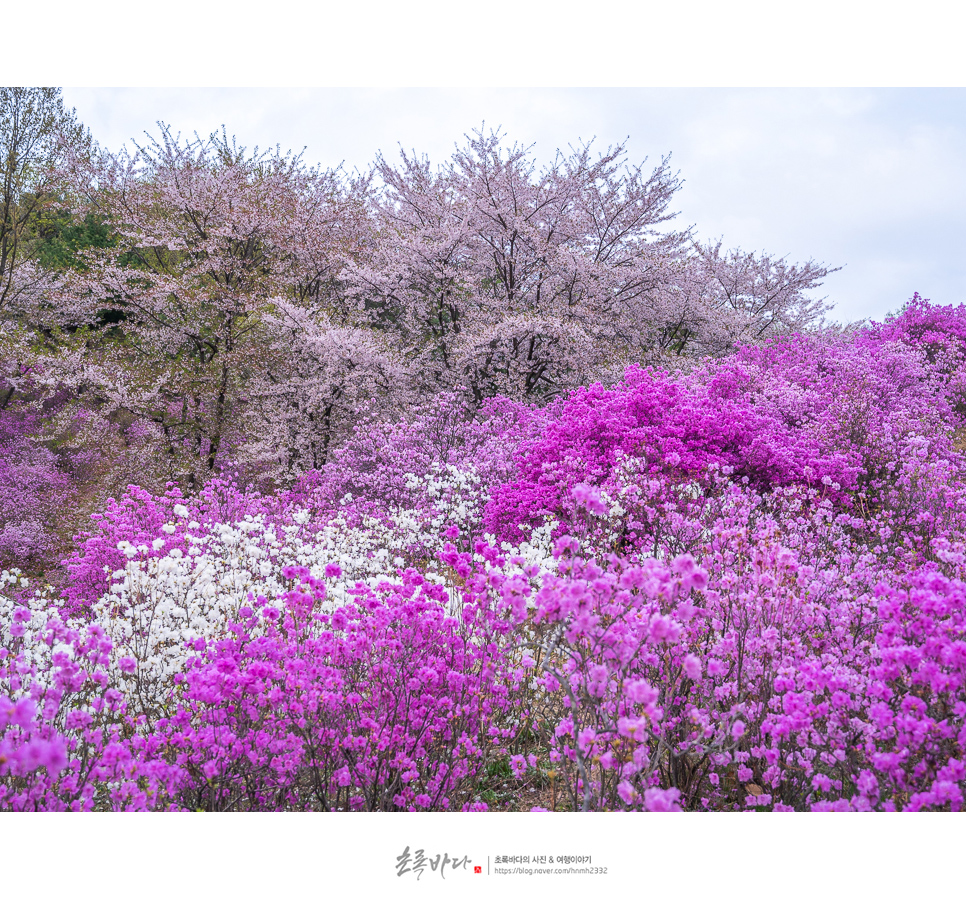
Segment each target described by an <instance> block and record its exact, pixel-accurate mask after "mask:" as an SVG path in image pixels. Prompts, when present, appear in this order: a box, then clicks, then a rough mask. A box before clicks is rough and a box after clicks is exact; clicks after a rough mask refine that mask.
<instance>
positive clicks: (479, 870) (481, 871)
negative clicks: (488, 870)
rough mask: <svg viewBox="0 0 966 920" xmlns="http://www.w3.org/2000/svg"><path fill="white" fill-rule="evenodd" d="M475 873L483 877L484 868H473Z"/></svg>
mask: <svg viewBox="0 0 966 920" xmlns="http://www.w3.org/2000/svg"><path fill="white" fill-rule="evenodd" d="M473 872H474V873H475V874H476V875H481V874H482V873H483V867H482V866H473Z"/></svg>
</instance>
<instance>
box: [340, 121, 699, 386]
mask: <svg viewBox="0 0 966 920" xmlns="http://www.w3.org/2000/svg"><path fill="white" fill-rule="evenodd" d="M501 140H502V139H501V137H500V136H499V135H498V134H496V133H490V134H489V135H484V134H483V133H482V132H478V133H477V134H476V135H475V136H472V137H469V138H468V139H467V144H466V146H465V147H463V148H462V149H460V150H458V151H457V152H456V153H455V154H454V156H453V158H452V160H451V161H450V163H449V164H447V165H446V166H443V167H441V168H439V169H437V170H434V169H433V168H432V166H431V165H430V163H429V161H428V159H426V158H421V159H420V158H417V157H415V156H409V155H407V154H405V153H403V154H402V157H401V159H402V163H401V165H400V166H398V167H395V166H391V165H390V164H389V163H388V162H387V161H386V160H385V158H383V157H382V156H380V157H379V158H378V159H377V161H376V167H375V171H376V174H377V176H378V178H379V179H380V180H381V186H380V187H379V188H378V189H377V190H376V196H375V201H374V207H375V211H376V215H377V219H378V220H379V222H380V227H381V234H380V236H379V238H378V244H377V247H376V249H375V252H374V256H373V259H372V261H371V262H370V263H368V264H366V265H363V266H358V267H356V268H355V280H356V290H357V291H359V293H360V295H361V296H364V297H365V298H366V300H367V303H369V304H371V305H372V307H371V309H370V315H372V316H373V319H374V320H376V321H378V322H380V323H382V324H383V325H385V326H386V327H388V328H391V329H394V330H395V331H396V332H397V334H398V335H399V336H400V337H402V338H403V339H404V340H405V341H406V343H407V346H408V349H407V350H408V354H409V356H410V360H412V361H414V362H418V363H419V364H420V365H421V366H422V367H423V368H424V376H425V377H426V378H428V381H429V382H430V383H431V385H436V386H439V385H443V386H447V387H456V388H459V387H466V388H468V389H469V390H470V392H471V393H472V396H473V398H474V399H475V400H476V401H479V400H481V399H483V398H484V397H486V396H490V395H495V394H497V393H503V394H508V395H509V394H512V395H519V396H522V397H524V398H528V399H545V398H547V397H549V396H552V395H554V394H556V393H559V392H562V391H563V390H566V389H567V388H569V387H572V386H575V385H578V384H580V383H585V382H589V381H590V380H591V379H593V378H594V376H595V374H596V373H597V371H598V368H599V366H600V365H601V364H603V363H606V361H607V360H608V359H609V357H610V352H611V350H612V347H613V344H614V343H615V342H616V341H618V340H619V336H620V331H621V328H622V323H623V322H625V321H626V318H627V317H628V315H629V314H630V312H632V307H633V305H635V304H637V303H638V302H639V301H646V300H647V299H648V298H649V296H650V295H651V293H652V292H653V291H655V290H656V289H658V288H659V286H660V284H661V282H662V280H663V279H664V276H665V273H666V271H667V269H668V268H669V267H670V265H671V264H672V263H673V260H674V259H675V258H676V257H678V256H679V255H680V254H681V253H682V252H683V244H684V242H685V237H686V235H685V234H683V233H661V232H659V231H658V229H657V228H658V227H659V225H660V224H661V223H662V222H664V221H667V220H668V219H670V218H671V217H673V216H674V215H673V214H672V213H670V212H669V210H668V208H669V203H670V199H671V196H672V195H673V193H674V191H675V190H676V189H677V188H678V186H679V183H678V180H677V177H676V176H675V175H674V174H672V173H671V171H670V168H669V165H668V161H667V159H665V160H663V161H662V162H661V165H660V166H658V167H657V168H655V169H654V170H652V171H651V172H650V173H649V174H647V173H645V171H644V168H643V165H641V166H638V167H635V168H627V167H626V163H625V161H624V159H623V152H624V149H623V147H622V146H618V147H617V148H613V149H609V150H607V151H606V152H605V153H604V154H602V155H599V156H595V155H594V154H593V153H592V152H591V145H590V144H586V145H584V146H582V147H580V148H577V149H573V150H571V152H570V153H569V155H564V154H562V153H560V152H558V154H557V157H556V159H555V160H554V161H553V163H552V164H551V165H550V166H548V167H546V168H544V169H542V170H538V169H537V167H536V164H535V162H534V161H533V159H532V158H531V157H530V150H529V148H524V147H521V146H519V145H515V146H513V147H511V148H509V149H508V150H504V149H503V147H502V146H501Z"/></svg>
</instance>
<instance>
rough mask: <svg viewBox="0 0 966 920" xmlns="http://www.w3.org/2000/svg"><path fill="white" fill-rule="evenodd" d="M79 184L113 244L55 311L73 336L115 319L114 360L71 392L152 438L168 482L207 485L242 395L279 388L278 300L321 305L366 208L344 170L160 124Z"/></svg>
mask: <svg viewBox="0 0 966 920" xmlns="http://www.w3.org/2000/svg"><path fill="white" fill-rule="evenodd" d="M73 178H74V181H75V185H76V187H77V189H78V190H79V193H80V194H81V196H82V198H83V199H84V201H85V203H86V206H87V208H89V209H93V210H96V211H97V212H98V213H100V214H104V215H107V218H108V220H109V222H110V223H111V225H112V226H113V227H114V228H116V233H117V235H118V237H119V239H120V244H119V245H118V246H117V247H115V248H114V249H112V250H110V251H98V252H93V251H92V252H90V253H89V257H88V259H87V270H86V271H83V272H79V271H74V272H72V273H70V274H69V277H68V279H67V280H68V283H66V284H65V285H64V290H63V291H62V292H61V294H60V295H59V297H58V298H57V301H56V302H57V305H58V308H59V310H60V311H61V315H62V316H63V318H64V319H65V320H66V321H68V322H70V323H72V324H74V325H75V326H80V325H83V324H93V323H98V322H100V323H102V324H103V322H104V317H105V311H106V310H110V311H111V313H110V316H112V317H113V318H114V321H113V322H109V323H108V325H110V326H111V327H112V329H113V331H114V333H115V335H114V340H113V342H112V343H111V347H109V348H105V347H99V348H96V349H93V352H92V353H90V354H87V355H84V356H83V360H80V361H78V360H75V362H74V366H73V368H72V370H73V373H74V378H75V382H76V383H77V385H78V387H81V388H87V389H93V390H95V391H96V392H97V398H98V399H99V400H100V401H101V403H102V405H103V406H104V407H105V408H107V409H109V410H110V411H113V412H119V411H120V412H124V413H128V414H129V415H130V416H132V417H133V418H134V419H136V420H137V421H138V422H139V423H140V424H141V426H142V427H146V428H147V429H148V430H150V432H151V434H152V436H153V440H154V441H155V442H156V443H157V444H159V445H163V453H164V454H165V455H166V457H167V462H168V466H169V473H170V475H171V477H172V478H176V479H179V480H182V481H186V482H187V483H189V484H191V483H195V482H199V481H201V480H203V479H204V478H205V477H207V476H208V475H210V474H211V473H212V472H213V471H214V470H215V469H216V468H217V467H218V466H219V464H221V463H223V462H224V460H225V459H226V456H227V454H228V453H229V448H230V447H231V445H232V444H233V443H238V442H241V441H243V440H244V439H245V435H244V433H243V432H242V431H241V430H240V428H239V422H240V421H241V420H242V419H244V418H245V417H246V413H244V412H241V411H240V409H241V407H242V406H243V405H244V404H245V397H246V394H248V393H249V391H251V390H252V388H253V387H257V385H258V383H259V381H262V380H263V378H265V377H266V376H268V378H269V379H271V373H270V372H271V369H272V367H273V362H274V360H275V358H276V354H277V353H276V350H275V349H274V348H273V341H274V339H273V333H272V331H271V330H270V328H269V326H268V325H267V323H266V320H267V319H268V318H269V317H270V316H271V315H272V314H273V313H275V312H277V310H278V308H277V306H276V299H277V298H279V297H291V298H295V299H297V300H298V301H301V302H303V303H314V304H317V303H319V301H320V300H324V296H325V292H326V291H327V290H328V289H331V288H332V287H333V285H334V284H335V283H336V278H337V275H338V269H339V261H340V259H342V258H343V256H342V255H341V251H342V250H344V249H345V248H346V246H347V245H348V244H347V243H346V239H347V238H351V237H352V235H353V231H352V230H351V228H350V229H347V225H348V224H350V223H351V218H352V215H353V213H354V210H353V209H354V208H355V210H358V208H357V207H356V206H355V204H354V201H353V202H349V201H348V199H349V192H348V190H347V189H346V188H344V187H343V183H342V180H341V178H340V176H339V175H338V174H337V172H336V171H335V170H329V171H320V170H313V169H309V168H307V167H306V166H305V165H304V164H303V163H302V161H301V158H300V157H299V156H292V155H291V154H285V155H282V154H281V153H280V152H279V151H277V150H276V151H275V152H269V153H266V154H259V153H258V151H257V149H256V151H255V152H254V153H253V154H251V155H248V154H247V153H246V151H245V149H244V148H240V147H238V146H237V145H236V144H235V143H234V142H233V141H232V142H228V140H227V137H226V136H225V135H224V133H223V134H222V136H221V137H220V138H219V137H218V136H213V137H212V138H210V139H208V140H201V139H200V138H198V137H197V136H196V137H195V139H194V140H192V141H187V142H186V141H182V140H181V138H180V136H178V137H175V136H173V135H172V134H171V132H170V131H169V130H168V129H167V128H166V127H164V126H161V134H160V139H159V140H158V141H154V140H152V141H151V143H150V144H148V145H146V146H144V147H139V148H137V149H136V151H135V152H134V153H133V154H128V153H127V151H126V150H124V151H122V152H121V153H120V154H118V155H110V154H107V153H105V152H103V151H99V152H98V154H97V156H95V157H93V158H92V159H90V160H86V161H85V160H78V161H77V162H75V163H74V164H73ZM91 359H93V360H91Z"/></svg>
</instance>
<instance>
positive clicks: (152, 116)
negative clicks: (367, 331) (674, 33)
mask: <svg viewBox="0 0 966 920" xmlns="http://www.w3.org/2000/svg"><path fill="white" fill-rule="evenodd" d="M64 98H65V101H66V103H67V104H68V106H71V107H76V109H77V114H78V116H79V117H80V119H81V120H82V121H83V122H84V123H85V124H86V125H87V126H88V127H89V128H90V129H91V131H92V133H93V135H94V137H95V139H96V140H97V141H98V142H100V143H101V144H102V145H104V146H106V147H108V148H109V149H111V150H117V149H118V148H120V147H121V145H122V144H125V143H127V144H130V140H131V139H132V138H134V139H136V140H139V141H143V140H144V139H145V137H144V132H145V131H153V130H154V128H155V124H156V122H158V121H163V122H166V123H169V124H171V125H172V126H173V127H174V128H175V129H176V130H179V131H181V132H183V133H185V134H193V133H194V132H195V131H198V132H199V133H200V134H202V136H205V135H207V134H209V133H210V132H211V131H213V130H216V129H218V128H219V127H220V126H221V125H222V124H224V125H225V127H226V129H227V131H228V134H229V136H230V135H232V134H234V135H236V136H237V139H238V141H239V143H241V144H244V145H246V146H249V147H254V146H256V145H258V146H260V147H262V148H265V147H274V146H275V145H276V144H279V145H281V147H282V149H283V151H284V150H287V149H289V148H291V149H293V150H296V151H298V150H301V149H302V148H303V147H305V148H306V150H305V158H306V160H307V161H308V162H310V163H313V164H314V163H320V164H322V165H323V166H335V165H337V164H339V163H343V164H344V165H345V167H346V168H347V169H352V168H359V169H364V168H365V167H366V165H367V164H369V163H370V162H371V161H372V159H373V157H374V156H375V154H376V152H377V151H379V150H382V151H383V153H384V154H385V155H386V156H387V158H392V157H394V156H395V155H396V153H397V151H398V148H399V145H400V144H401V145H402V146H403V147H405V148H406V149H407V150H413V149H415V150H416V151H417V152H418V153H427V154H429V156H430V157H431V158H432V159H433V161H434V162H439V161H440V160H442V159H444V158H446V157H448V156H449V155H450V154H451V153H452V151H453V147H454V143H455V142H458V141H462V138H463V135H464V134H466V133H468V132H471V131H472V130H474V129H475V128H479V127H480V126H481V125H482V124H483V123H484V122H485V123H486V125H487V126H488V127H489V126H492V127H497V126H499V127H502V129H503V131H504V132H505V133H506V139H507V141H508V142H514V141H517V142H520V143H523V144H527V145H529V144H533V145H534V149H533V155H534V157H535V158H536V159H537V161H538V162H539V163H542V162H546V161H549V160H550V159H552V157H553V155H554V152H555V151H556V150H557V148H561V149H564V150H566V149H567V148H568V147H569V145H570V144H575V143H577V142H578V140H580V139H583V140H590V139H591V138H596V145H597V146H599V147H600V148H601V149H603V148H605V147H607V146H608V145H613V144H618V143H621V142H623V141H624V140H625V139H626V140H627V152H628V157H629V159H630V160H631V161H634V162H640V161H641V160H644V159H645V158H647V160H648V163H649V164H653V165H656V164H658V163H659V162H660V158H661V157H662V156H663V155H666V154H670V155H671V164H672V166H673V168H674V169H675V170H677V171H679V172H680V177H681V178H682V179H683V180H684V185H683V188H682V189H681V191H680V192H679V193H678V194H677V196H676V198H675V209H676V210H678V211H679V212H680V217H679V218H678V219H677V221H676V223H677V224H678V225H681V226H693V227H694V231H695V234H696V235H697V237H698V239H701V240H707V239H711V238H715V239H716V238H718V237H719V236H720V237H723V239H724V243H725V246H726V247H728V248H730V247H733V246H740V247H742V248H744V249H746V250H747V249H754V250H757V251H762V250H764V251H767V252H769V253H771V254H774V255H782V256H788V257H789V258H790V259H792V260H793V261H801V260H805V259H808V258H814V259H816V260H818V261H820V262H822V263H824V264H826V265H828V266H840V265H841V266H843V268H842V270H841V271H839V272H837V273H835V274H833V275H831V276H830V277H829V278H828V279H827V280H826V282H825V284H824V285H823V287H822V289H821V293H824V294H827V295H828V297H829V299H830V300H832V301H834V302H835V304H836V306H835V308H834V310H833V311H832V313H831V317H832V318H834V319H838V320H842V321H851V320H856V319H864V318H872V319H881V318H882V317H883V316H885V314H886V313H889V312H890V311H895V310H897V309H899V308H901V306H902V304H903V303H904V302H905V301H906V300H907V299H908V298H909V297H911V296H912V294H913V292H915V291H918V292H919V293H920V294H922V295H923V296H925V297H928V298H930V299H932V300H933V301H934V302H942V303H949V302H955V303H960V302H961V301H963V300H966V259H964V257H963V248H964V247H963V241H964V239H966V90H964V89H506V88H499V89H351V88H331V89H280V88H272V89H242V88H230V89H212V88H201V89H190V88H178V89H150V88H130V89H104V88H99V89H98V88H74V87H65V88H64Z"/></svg>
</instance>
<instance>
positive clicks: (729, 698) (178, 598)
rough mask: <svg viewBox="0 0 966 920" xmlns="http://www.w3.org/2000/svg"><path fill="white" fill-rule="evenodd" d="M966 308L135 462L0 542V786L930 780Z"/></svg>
mask: <svg viewBox="0 0 966 920" xmlns="http://www.w3.org/2000/svg"><path fill="white" fill-rule="evenodd" d="M964 310H966V308H964V307H960V308H956V309H954V308H951V307H949V308H941V307H934V306H932V305H930V304H928V302H926V301H923V300H921V299H920V298H916V299H915V300H914V301H913V302H912V303H911V304H910V306H909V308H908V310H907V312H906V313H905V314H902V315H901V316H900V317H898V318H895V319H892V320H888V321H886V322H885V323H883V324H880V325H878V326H873V327H871V328H868V329H865V330H859V331H852V332H839V333H823V334H808V335H806V334H796V335H793V336H789V337H785V338H781V339H776V340H775V341H771V342H760V343H757V344H752V345H747V346H743V347H741V348H739V349H738V350H736V351H735V352H734V353H733V354H731V355H730V356H728V357H725V358H721V359H716V360H714V361H707V362H703V363H700V364H694V365H692V366H690V367H689V368H685V369H681V370H678V371H675V372H673V373H672V372H670V371H653V370H644V369H641V368H639V367H636V366H634V367H631V368H628V369H627V371H626V372H625V375H624V378H623V380H622V382H620V383H619V384H617V385H615V386H614V387H612V388H609V389H608V388H605V387H603V386H602V385H595V386H591V387H589V388H584V389H579V390H576V391H573V392H571V393H570V394H568V395H566V396H564V397H561V398H560V399H558V400H556V401H555V402H552V403H550V404H549V405H547V406H544V407H533V406H527V405H523V404H519V403H514V402H513V401H511V400H509V399H505V398H499V399H495V400H492V401H490V402H489V403H486V404H484V406H483V408H482V410H481V412H480V413H479V414H477V415H476V416H470V415H467V414H465V412H464V410H463V408H462V407H463V406H464V405H465V403H464V402H462V401H461V400H460V398H459V397H458V396H456V395H448V396H441V397H439V398H437V399H435V400H434V401H430V402H429V403H427V404H426V405H425V406H424V407H423V409H422V410H421V411H420V412H419V413H417V414H415V415H413V416H411V417H409V418H406V419H402V420H397V421H395V422H389V421H385V420H382V421H378V420H371V419H370V420H369V421H365V420H363V421H362V422H360V423H359V425H358V426H357V429H356V432H355V434H354V435H352V436H350V437H349V438H348V439H347V440H346V441H345V443H343V444H342V445H341V446H340V447H338V448H336V449H335V450H334V451H333V454H332V459H331V461H330V463H328V464H327V465H326V466H325V467H324V468H323V469H321V470H316V471H312V472H310V473H308V474H306V475H304V476H303V477H301V479H300V480H299V481H298V482H296V483H295V484H294V485H293V486H292V487H291V488H290V489H288V490H287V491H279V492H278V493H276V494H275V495H271V496H269V495H263V494H260V493H258V492H254V491H250V490H249V491H242V490H241V489H240V488H239V487H238V486H237V485H235V484H233V483H232V482H229V481H223V480H212V481H210V482H209V483H208V485H207V486H205V487H204V488H203V489H200V490H198V491H196V492H194V493H190V494H189V493H188V492H187V491H184V492H183V491H181V490H180V489H179V488H176V487H175V486H173V485H172V486H170V487H169V488H168V490H167V491H166V492H164V493H163V494H161V495H156V494H152V493H150V492H148V491H145V490H143V489H138V488H131V489H130V490H129V491H128V493H127V494H126V495H125V496H123V497H122V498H121V499H119V500H117V501H113V502H108V503H107V504H106V506H105V507H104V509H103V510H102V512H101V513H100V514H98V515H95V516H94V518H93V519H92V522H91V526H90V527H89V528H88V530H87V531H86V532H84V533H82V534H80V535H78V537H77V540H76V546H75V550H74V552H73V554H72V555H71V556H70V557H69V558H68V559H66V560H65V561H64V563H63V566H62V572H63V575H62V578H63V587H62V588H60V587H55V586H54V585H53V584H52V583H51V584H45V583H40V584H38V585H37V586H34V583H33V582H28V581H27V580H26V578H25V576H23V574H22V573H20V572H18V571H13V570H10V571H8V572H5V573H4V574H3V575H2V576H0V804H2V806H3V807H5V808H15V809H60V808H65V809H86V808H136V809H142V808H144V809H148V808H149V809H162V808H173V809H192V810H193V809H204V810H253V809H299V810H303V809H307V810H329V809H343V810H427V809H429V810H445V809H472V810H479V809H483V808H486V807H487V804H488V802H489V803H490V804H492V803H493V802H494V801H495V800H494V796H493V795H492V794H491V793H492V789H491V788H490V787H489V785H488V783H489V782H490V780H489V779H488V777H490V776H492V775H494V774H495V772H498V771H504V773H503V774H502V775H504V776H506V777H508V778H509V781H511V782H514V783H517V784H519V785H520V786H521V788H522V787H523V786H524V785H527V784H529V785H532V786H534V787H538V791H537V795H538V796H539V797H540V802H541V806H540V807H544V806H550V807H565V808H569V809H575V810H580V809H584V810H608V809H610V810H650V811H659V810H679V809H683V810H714V811H734V810H776V811H782V810H786V811H787V810H815V811H825V810H884V811H892V810H921V809H933V810H959V809H961V807H962V804H963V794H964V791H966V750H964V745H966V578H964V565H966V475H964V474H966V460H964V458H963V456H962V454H961V452H960V450H959V447H958V444H957V437H958V435H957V430H958V429H959V428H960V427H961V426H962V424H963V416H962V411H963V400H962V395H961V393H962V390H961V376H960V371H959V365H960V363H961V358H962V349H963V347H964V346H963V342H964V339H963V336H962V335H961V330H963V329H966V321H964V320H963V316H964V313H963V311H964Z"/></svg>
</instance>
